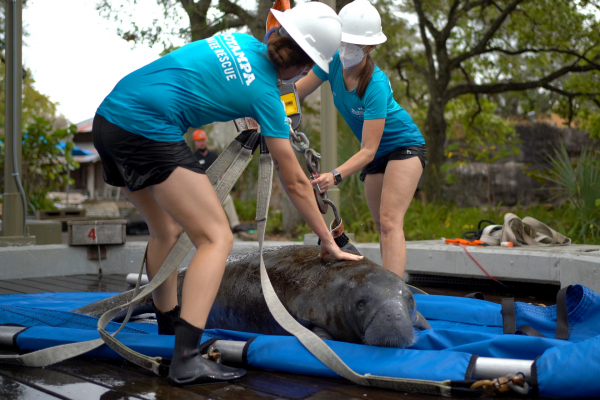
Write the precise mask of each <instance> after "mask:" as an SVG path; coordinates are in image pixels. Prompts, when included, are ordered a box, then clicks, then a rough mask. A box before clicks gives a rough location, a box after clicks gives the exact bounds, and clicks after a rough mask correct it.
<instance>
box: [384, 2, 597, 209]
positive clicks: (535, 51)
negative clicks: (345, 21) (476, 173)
mask: <svg viewBox="0 0 600 400" xmlns="http://www.w3.org/2000/svg"><path fill="white" fill-rule="evenodd" d="M378 7H379V9H380V11H381V14H382V15H384V16H385V18H384V22H385V25H384V32H385V33H386V35H387V36H388V38H389V40H388V42H387V43H386V44H384V45H383V46H381V48H380V49H379V51H378V52H377V53H376V55H375V58H376V59H378V57H379V56H382V58H383V59H384V64H385V66H387V68H388V69H392V68H393V69H395V70H396V71H397V74H398V77H399V79H400V81H402V82H403V84H404V89H405V94H406V98H407V100H408V101H410V103H411V106H412V107H411V109H414V108H416V109H418V110H419V112H416V113H413V115H415V117H416V120H417V121H422V125H421V126H422V127H423V128H424V134H425V136H426V140H427V146H428V166H427V169H426V181H425V183H426V191H427V195H428V198H429V199H431V200H435V199H439V198H440V196H441V195H442V186H443V185H442V184H443V174H442V166H443V165H444V163H445V162H446V156H447V154H448V153H447V152H446V146H447V144H448V135H447V132H448V130H449V126H450V125H449V123H452V122H453V121H452V120H453V119H454V116H455V115H454V112H455V111H456V109H457V108H459V109H463V110H464V109H472V114H471V119H472V123H479V124H480V126H483V127H485V122H486V119H487V118H489V116H487V117H486V108H487V109H488V110H489V109H490V108H489V105H488V106H486V104H485V103H484V102H483V98H484V97H485V96H493V95H498V94H501V93H507V92H521V91H529V90H543V91H545V92H551V93H554V94H557V95H559V96H560V97H561V98H563V99H566V100H567V103H568V104H571V105H572V106H574V107H580V108H581V112H582V116H583V115H585V116H587V118H586V119H585V123H586V124H588V125H589V124H592V125H593V124H594V121H597V119H598V117H596V114H595V112H594V111H591V110H592V108H591V105H598V102H599V100H600V90H598V89H600V88H598V86H597V83H596V81H597V74H598V71H600V35H598V31H599V28H600V23H599V21H598V11H599V10H598V5H597V4H596V3H595V2H593V1H587V0H575V1H563V0H499V1H493V0H428V1H422V0H403V1H391V0H380V1H379V3H378ZM414 16H416V20H415V19H414ZM590 83H593V84H590ZM465 97H467V99H465ZM457 101H460V102H462V103H463V104H462V105H459V104H458V103H457ZM561 104H563V106H562V114H563V115H564V114H565V113H566V112H568V107H567V108H566V109H565V107H564V100H563V103H561V102H557V103H556V104H555V105H554V107H556V108H560V107H561V106H560V105H561ZM473 106H474V107H473ZM584 110H587V112H588V114H585V111H584ZM576 111H577V110H576ZM423 114H424V115H423ZM463 114H464V112H463ZM488 114H489V112H488ZM478 120H479V121H478ZM465 129H466V128H465ZM486 129H487V128H486ZM503 131H505V128H502V129H499V130H497V131H496V138H499V137H500V136H501V135H502V132H503ZM471 133H473V134H477V135H479V134H481V131H477V130H472V131H471ZM445 152H446V153H445ZM445 154H446V156H445Z"/></svg>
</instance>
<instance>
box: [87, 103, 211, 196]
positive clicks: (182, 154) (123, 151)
mask: <svg viewBox="0 0 600 400" xmlns="http://www.w3.org/2000/svg"><path fill="white" fill-rule="evenodd" d="M92 135H93V138H94V147H96V150H98V154H99V155H100V159H101V160H102V166H103V168H104V182H106V183H108V184H109V185H112V186H120V187H123V186H127V189H129V190H131V191H135V190H140V189H143V188H145V187H148V186H151V185H157V184H159V183H161V182H164V181H165V180H166V179H167V178H168V177H169V175H171V172H173V171H174V170H175V168H177V167H183V168H186V169H189V170H191V171H194V172H198V173H200V174H204V173H205V171H204V168H202V167H201V166H200V164H199V163H198V160H197V159H196V157H194V154H193V153H192V150H191V149H190V148H189V147H188V145H187V144H186V143H185V141H183V140H182V141H180V142H158V141H155V140H150V139H148V138H146V137H144V136H142V135H137V134H135V133H131V132H129V131H126V130H125V129H122V128H120V127H118V126H117V125H115V124H112V123H110V122H108V121H107V120H106V119H105V118H104V117H103V116H101V115H98V114H96V116H95V117H94V124H93V126H92Z"/></svg>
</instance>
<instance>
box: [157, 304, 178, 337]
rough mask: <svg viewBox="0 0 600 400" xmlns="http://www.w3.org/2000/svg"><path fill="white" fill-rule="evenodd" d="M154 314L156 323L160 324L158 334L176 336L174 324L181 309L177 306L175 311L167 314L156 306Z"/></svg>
mask: <svg viewBox="0 0 600 400" xmlns="http://www.w3.org/2000/svg"><path fill="white" fill-rule="evenodd" d="M152 306H153V307H154V313H155V314H156V322H157V323H158V334H159V335H174V334H175V330H174V329H173V323H174V322H175V319H176V318H179V313H180V312H181V308H180V307H179V306H175V308H174V309H172V310H171V311H167V312H162V311H160V310H159V309H158V308H156V306H154V304H153V305H152Z"/></svg>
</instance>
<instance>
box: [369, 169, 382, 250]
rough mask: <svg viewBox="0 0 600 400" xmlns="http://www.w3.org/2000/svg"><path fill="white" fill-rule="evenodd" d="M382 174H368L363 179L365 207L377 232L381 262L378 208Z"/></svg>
mask: <svg viewBox="0 0 600 400" xmlns="http://www.w3.org/2000/svg"><path fill="white" fill-rule="evenodd" d="M383 177H384V174H369V175H367V176H366V177H365V195H366V197H367V206H368V207H369V211H370V212H371V216H372V217H373V222H374V223H375V229H377V232H379V252H380V253H381V259H382V260H383V242H382V240H381V219H380V217H379V208H380V206H381V190H382V188H383Z"/></svg>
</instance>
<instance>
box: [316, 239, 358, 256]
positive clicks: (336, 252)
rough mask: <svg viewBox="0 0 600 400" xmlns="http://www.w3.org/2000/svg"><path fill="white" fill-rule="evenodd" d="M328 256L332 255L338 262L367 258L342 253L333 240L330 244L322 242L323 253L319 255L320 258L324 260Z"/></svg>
mask: <svg viewBox="0 0 600 400" xmlns="http://www.w3.org/2000/svg"><path fill="white" fill-rule="evenodd" d="M327 254H331V255H332V256H333V257H335V258H336V259H337V260H348V261H358V260H362V259H363V258H365V257H364V256H360V255H357V254H352V253H346V252H345V251H342V250H341V249H340V248H339V247H338V245H337V244H336V243H335V241H334V240H333V239H331V241H330V242H325V241H321V253H320V254H319V258H324V257H325V256H326V255H327Z"/></svg>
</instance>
